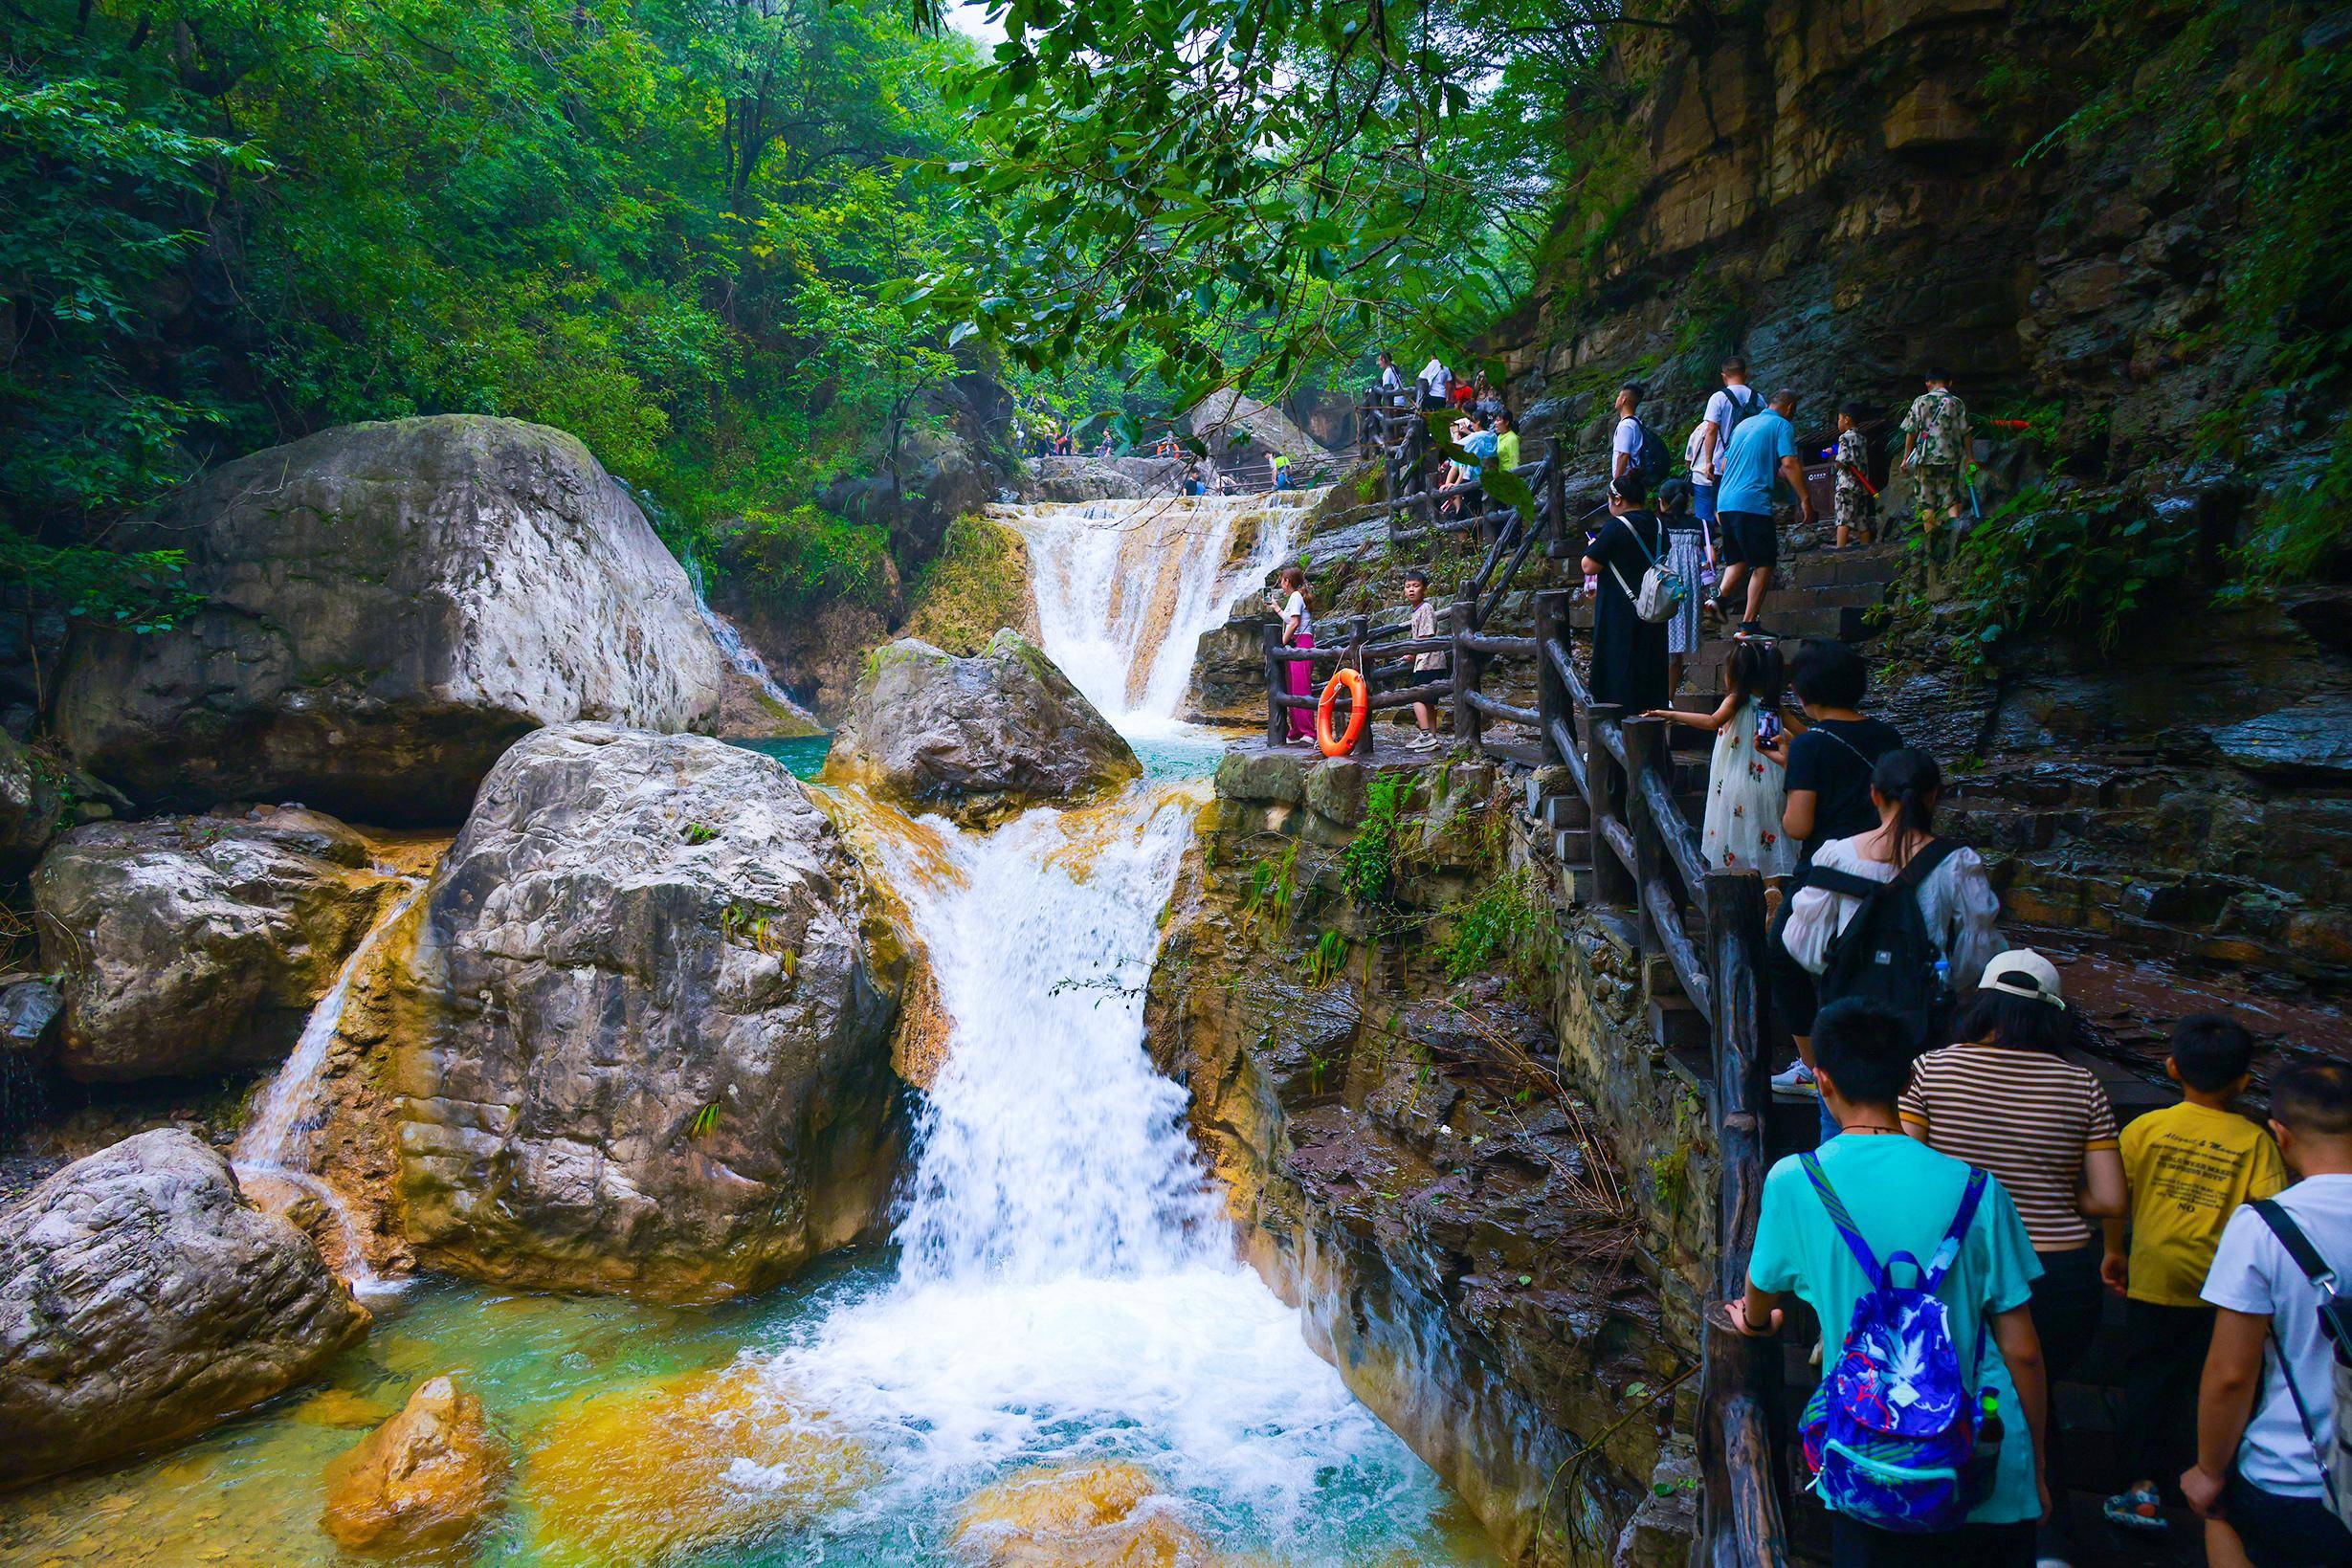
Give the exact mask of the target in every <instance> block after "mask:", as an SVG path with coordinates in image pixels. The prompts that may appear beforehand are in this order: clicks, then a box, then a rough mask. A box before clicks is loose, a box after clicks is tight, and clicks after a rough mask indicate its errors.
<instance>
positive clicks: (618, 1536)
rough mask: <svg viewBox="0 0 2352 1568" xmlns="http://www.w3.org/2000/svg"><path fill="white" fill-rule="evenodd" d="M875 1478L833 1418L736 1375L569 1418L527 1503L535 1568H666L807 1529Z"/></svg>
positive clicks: (528, 1469)
mask: <svg viewBox="0 0 2352 1568" xmlns="http://www.w3.org/2000/svg"><path fill="white" fill-rule="evenodd" d="M877 1479H879V1469H878V1467H877V1466H876V1464H875V1462H874V1460H873V1458H872V1457H871V1456H870V1455H869V1454H868V1453H867V1451H866V1449H865V1447H864V1446H863V1445H862V1444H860V1443H858V1442H857V1441H856V1440H855V1439H854V1438H853V1437H851V1436H849V1435H848V1434H847V1433H846V1432H844V1431H843V1430H841V1428H840V1427H839V1426H837V1425H836V1424H833V1423H832V1421H831V1420H830V1419H829V1418H828V1416H827V1413H826V1412H825V1411H823V1410H821V1409H817V1408H814V1407H812V1406H810V1405H809V1404H808V1403H806V1402H803V1401H800V1400H798V1399H797V1398H795V1397H794V1396H793V1395H791V1394H790V1393H789V1392H788V1391H784V1390H779V1389H776V1388H774V1387H772V1386H770V1385H769V1384H768V1383H767V1382H766V1381H765V1380H763V1379H762V1378H761V1377H760V1375H759V1373H758V1371H757V1370H756V1369H754V1368H752V1367H749V1366H746V1365H743V1364H741V1363H738V1364H733V1365H729V1366H725V1367H721V1368H719V1369H717V1370H714V1371H708V1372H695V1373H689V1374H687V1375H685V1376H683V1377H677V1378H668V1379H663V1380H660V1381H657V1382H654V1383H649V1384H647V1385H644V1386H642V1387H638V1388H632V1389H625V1390H622V1391H620V1392H617V1393H609V1394H600V1395H595V1396H592V1397H589V1398H587V1399H583V1400H579V1401H575V1402H572V1403H571V1404H569V1405H567V1406H566V1407H564V1408H562V1409H561V1410H559V1411H558V1412H557V1413H556V1414H555V1415H554V1416H553V1417H551V1418H550V1419H549V1420H548V1421H547V1422H546V1424H544V1425H543V1426H541V1427H540V1429H539V1431H538V1432H537V1434H536V1435H535V1437H534V1438H533V1440H532V1444H531V1449H530V1453H529V1455H528V1456H527V1457H526V1458H525V1460H524V1462H523V1481H522V1491H523V1493H524V1496H525V1498H526V1499H527V1503H526V1506H527V1507H528V1508H529V1510H530V1513H531V1539H532V1546H533V1548H534V1550H535V1553H536V1556H535V1557H533V1559H532V1560H533V1561H534V1562H535V1563H540V1564H544V1565H546V1568H656V1565H659V1564H663V1563H669V1562H674V1561H677V1560H679V1559H681V1558H685V1557H689V1556H690V1555H691V1554H695V1553H699V1552H715V1551H719V1550H721V1549H723V1548H726V1547H729V1546H735V1545H740V1544H742V1543H743V1542H747V1541H753V1540H757V1539H760V1538H761V1537H763V1536H766V1535H771V1534H773V1533H775V1532H777V1531H781V1530H789V1529H793V1528H796V1527H799V1526H802V1525H805V1524H807V1523H808V1522H809V1521H810V1520H811V1519H813V1518H815V1517H816V1516H817V1515H819V1514H821V1513H827V1512H829V1511H831V1510H832V1509H835V1508H838V1507H840V1506H841V1505H842V1504H843V1503H844V1502H845V1501H847V1500H848V1499H849V1498H850V1497H851V1496H852V1495H854V1493H855V1492H857V1491H861V1490H862V1489H864V1488H866V1487H868V1486H871V1485H873V1484H874V1482H875V1481H876V1480H877Z"/></svg>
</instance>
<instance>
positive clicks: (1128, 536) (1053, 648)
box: [998, 491, 1321, 734]
mask: <svg viewBox="0 0 2352 1568" xmlns="http://www.w3.org/2000/svg"><path fill="white" fill-rule="evenodd" d="M1320 494H1321V492H1320V491H1314V492H1308V493H1305V494H1303V495H1299V496H1297V497H1274V496H1202V497H1173V498H1171V497H1159V498H1157V499H1153V500H1140V501H1138V500H1118V501H1090V502H1087V503H1084V504H1082V505H1071V506H1023V507H1005V508H1000V509H998V515H999V516H1001V517H1003V518H1004V519H1005V520H1007V521H1008V522H1010V523H1011V524H1012V525H1013V526H1014V527H1016V528H1018V529H1020V531H1021V533H1022V536H1023V537H1024V538H1025V539H1027V540H1028V541H1029V552H1030V561H1031V570H1032V573H1033V574H1034V578H1035V590H1036V596H1037V628H1038V630H1039V632H1040V633H1041V634H1042V635H1043V639H1044V642H1045V651H1046V653H1047V654H1048V655H1049V656H1050V657H1051V658H1052V659H1053V660H1054V663H1055V664H1058V665H1060V666H1061V668H1062V673H1063V674H1067V675H1068V676H1069V677H1070V678H1071V679H1072V680H1073V681H1075V682H1076V684H1077V688H1078V690H1080V691H1082V692H1084V693H1085V694H1086V696H1087V699H1088V700H1089V701H1091V702H1092V703H1094V705H1095V706H1096V707H1098V708H1099V709H1101V710H1102V713H1103V716H1104V717H1105V718H1109V719H1110V720H1111V722H1112V723H1114V724H1116V725H1118V726H1119V727H1120V728H1121V730H1125V731H1131V732H1143V733H1147V734H1148V733H1157V732H1163V731H1165V730H1166V729H1167V728H1168V727H1169V726H1170V725H1171V724H1172V723H1173V721H1174V719H1175V717H1176V711H1177V709H1178V708H1179V707H1180V706H1182V704H1183V702H1184V696H1185V691H1186V688H1187V686H1189V685H1190V683H1191V679H1192V661H1193V656H1194V654H1195V652H1196V651H1197V650H1198V648H1199V646H1200V640H1201V634H1202V633H1203V632H1205V631H1208V630H1209V629H1212V628H1215V627H1217V626H1220V625H1222V624H1223V623H1224V621H1225V618H1226V613H1227V611H1228V609H1229V608H1230V607H1231V605H1232V602H1233V599H1234V596H1235V595H1236V594H1238V593H1242V592H1251V591H1254V590H1255V589H1257V588H1258V587H1259V586H1260V585H1262V584H1263V583H1264V581H1265V578H1266V575H1267V574H1268V573H1269V572H1271V571H1273V570H1274V568H1275V567H1276V566H1277V565H1279V564H1281V563H1283V562H1284V561H1286V560H1287V559H1289V557H1290V555H1291V553H1292V551H1293V549H1294V548H1295V546H1296V542H1297V539H1298V519H1299V518H1300V517H1301V516H1302V515H1303V514H1304V513H1305V511H1306V509H1307V508H1308V507H1309V506H1311V505H1313V504H1314V502H1315V499H1316V498H1317V497H1318V496H1320ZM1245 530H1250V531H1251V532H1249V533H1247V534H1245ZM1245 539H1246V540H1247V545H1248V547H1247V550H1246V552H1245V553H1244V554H1243V555H1242V558H1241V560H1240V561H1239V562H1238V563H1236V564H1234V565H1233V566H1231V568H1230V569H1229V568H1228V566H1227V563H1228V562H1229V561H1230V560H1231V559H1232V557H1233V554H1234V550H1235V546H1236V545H1237V544H1239V543H1241V542H1242V541H1244V540H1245Z"/></svg>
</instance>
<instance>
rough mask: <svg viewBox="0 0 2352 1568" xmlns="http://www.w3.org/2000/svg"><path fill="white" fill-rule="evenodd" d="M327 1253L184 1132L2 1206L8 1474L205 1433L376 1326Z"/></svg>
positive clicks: (164, 1135)
mask: <svg viewBox="0 0 2352 1568" xmlns="http://www.w3.org/2000/svg"><path fill="white" fill-rule="evenodd" d="M366 1327H367V1313H366V1309H365V1308H363V1307H361V1306H360V1304H359V1303H358V1302H356V1301H354V1300H353V1299H352V1298H351V1292H349V1291H346V1290H345V1289H344V1286H343V1282H342V1281H340V1280H338V1279H337V1278H336V1277H335V1276H334V1275H333V1274H331V1273H329V1272H328V1271H327V1268H326V1265H325V1264H324V1263H322V1261H320V1258H319V1251H318V1248H315V1247H313V1246H311V1244H310V1242H309V1241H308V1239H306V1238H305V1237H304V1236H303V1235H302V1234H301V1233H300V1231H298V1230H296V1229H295V1228H294V1227H293V1226H290V1225H288V1224H286V1223H285V1222H284V1221H282V1220H278V1219H275V1218H273V1217H271V1216H269V1215H266V1214H262V1213H260V1212H258V1211H256V1210H255V1209H254V1208H252V1207H251V1206H249V1205H248V1204H246V1203H245V1202H244V1200H243V1198H242V1197H241V1196H240V1194H239V1193H238V1191H237V1185H236V1179H235V1178H234V1177H233V1175H232V1174H231V1173H230V1170H229V1162H228V1161H227V1160H225V1159H222V1158H221V1157H220V1156H219V1155H218V1154H217V1153H215V1152H214V1151H212V1150H211V1149H210V1148H207V1147H206V1146H205V1145H204V1144H202V1143H200V1142H198V1141H197V1140H196V1139H195V1138H193V1137H189V1135H188V1134H186V1133H181V1132H175V1131H162V1132H153V1133H142V1134H140V1135H139V1136H138V1137H133V1138H126V1139H124V1140H123V1141H122V1142H121V1143H118V1144H116V1145H114V1146H113V1147H112V1148H109V1149H105V1150H102V1151H101V1152H100V1153H98V1154H95V1155H92V1156H91V1157H90V1158H88V1159H82V1160H78V1161H76V1162H75V1163H74V1164H71V1165H68V1166H67V1167H66V1168H65V1169H63V1170H61V1171H59V1172H57V1173H56V1174H55V1176H52V1177H50V1178H49V1180H47V1181H45V1182H42V1183H41V1184H40V1185H39V1186H36V1187H34V1188H33V1190H32V1191H31V1192H29V1193H27V1194H26V1195H25V1196H24V1198H22V1199H21V1200H19V1201H18V1202H17V1203H16V1204H14V1205H13V1206H12V1207H11V1208H10V1209H9V1210H8V1211H7V1213H5V1214H0V1421H5V1422H6V1424H7V1428H8V1430H9V1432H10V1434H11V1437H10V1442H9V1444H8V1447H7V1451H6V1453H5V1455H0V1483H9V1484H14V1483H22V1482H26V1481H32V1480H36V1479H38V1478H40V1477H42V1476H46V1475H55V1474H56V1473H57V1472H58V1471H60V1470H66V1469H73V1468H74V1467H75V1466H78V1465H86V1464H89V1463H92V1462H93V1461H96V1460H101V1459H110V1458H113V1457H115V1456H116V1455H119V1454H125V1453H129V1452H131V1451H132V1450H134V1449H137V1448H142V1447H149V1446H151V1445H154V1444H158V1443H164V1442H168V1441H169V1440H171V1439H173V1438H176V1437H180V1436H183V1435H185V1434H187V1433H189V1432H192V1431H195V1430H196V1429H198V1428H199V1427H202V1426H204V1425H206V1424H208V1423H210V1422H211V1421H213V1420H215V1419H216V1418H218V1417H220V1416H224V1415H227V1414H229V1413H230V1412H232V1411H235V1410H241V1409H244V1408H245V1407H246V1406H248V1405H252V1404H255V1403H257V1402H260V1401H262V1400H265V1399H268V1398H269V1397H270V1396H272V1395H273V1394H276V1393H277V1392H278V1391H279V1390H281V1389H284V1388H286V1387H289V1386H291V1385H292V1384H294V1383H297V1382H300V1381H301V1380H303V1379H304V1378H307V1377H309V1376H310V1375H311V1374H312V1373H314V1372H316V1371H318V1370H319V1369H320V1368H321V1367H322V1365H324V1364H325V1362H326V1361H327V1359H328V1358H331V1357H332V1356H334V1355H335V1353H336V1352H338V1351H340V1350H342V1349H343V1348H344V1346H345V1345H348V1344H350V1343H351V1342H352V1341H353V1340H355V1339H357V1338H359V1337H360V1336H361V1335H363V1334H364V1333H366Z"/></svg>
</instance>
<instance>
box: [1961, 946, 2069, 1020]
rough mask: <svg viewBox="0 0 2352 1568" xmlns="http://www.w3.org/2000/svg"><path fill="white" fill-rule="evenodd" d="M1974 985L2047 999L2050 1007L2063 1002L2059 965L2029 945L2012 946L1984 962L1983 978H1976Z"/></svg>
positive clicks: (2026, 996)
mask: <svg viewBox="0 0 2352 1568" xmlns="http://www.w3.org/2000/svg"><path fill="white" fill-rule="evenodd" d="M1977 988H1978V989H1979V990H1984V991H2001V992H2004V993H2006V994H2008V995H2009V996H2022V997H2025V998H2028V999H2029V1000H2030V1001H2034V1002H2047V1003H2049V1004H2050V1005H2052V1006H2053V1007H2063V1006H2065V1005H2066V997H2065V995H2064V994H2063V992H2062V990H2061V988H2060V986H2059V984H2058V966H2057V965H2056V964H2054V963H2052V962H2051V961H2049V960H2048V959H2046V958H2044V957H2042V956H2041V955H2040V954H2039V953H2036V952H2034V951H2033V950H2032V949H2031V948H2030V947H2012V948H2010V949H2009V950H2008V952H2006V953H2004V954H2002V955H2001V956H2000V957H1998V958H1996V959H1994V960H1993V961H1991V962H1990V963H1987V964H1986V965H1985V978H1984V979H1982V980H1980V981H1978V982H1977Z"/></svg>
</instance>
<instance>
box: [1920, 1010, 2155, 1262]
mask: <svg viewBox="0 0 2352 1568" xmlns="http://www.w3.org/2000/svg"><path fill="white" fill-rule="evenodd" d="M1901 1111H1902V1117H1903V1120H1904V1121H1905V1122H1906V1123H1908V1124H1910V1125H1911V1126H1914V1127H1924V1128H1925V1129H1926V1130H1927V1143H1928V1146H1929V1147H1930V1148H1932V1149H1934V1150H1935V1151H1936V1152H1937V1153H1939V1154H1947V1155H1950V1156H1951V1157H1952V1158H1953V1159H1964V1160H1966V1161H1967V1162H1968V1163H1969V1164H1971V1165H1977V1166H1981V1167H1983V1168H1984V1169H1986V1170H1988V1171H1990V1172H1991V1173H1992V1174H1993V1175H1995V1176H1997V1177H1999V1178H2000V1179H2001V1184H2002V1185H2003V1186H2005V1187H2007V1188H2008V1194H2009V1197H2010V1198H2011V1199H2012V1200H2013V1201H2014V1202H2015V1203H2016V1204H2017V1217H2018V1218H2019V1219H2021V1220H2023V1221H2024V1222H2025V1223H2026V1234H2027V1236H2029V1237H2030V1238H2031V1240H2032V1242H2033V1249H2034V1250H2035V1251H2037V1252H2055V1251H2062V1250H2064V1249H2066V1248H2075V1247H2084V1246H2088V1245H2089V1244H2090V1243H2091V1242H2092V1241H2094V1240H2095V1239H2097V1235H2098V1231H2097V1227H2096V1226H2094V1225H2093V1224H2092V1222H2091V1221H2089V1220H2087V1219H2085V1218H2084V1217H2083V1216H2082V1214H2081V1213H2080V1212H2079V1211H2078V1210H2077V1209H2076V1208H2075V1194H2076V1193H2077V1192H2078V1191H2079V1190H2081V1187H2082V1157H2083V1155H2084V1154H2085V1153H2086V1152H2087V1151H2089V1150H2092V1149H2112V1148H2114V1147H2115V1146H2116V1125H2115V1107H2114V1106H2112V1105H2109V1104H2108V1103H2107V1091H2106V1090H2104V1089H2102V1088H2100V1087H2099V1082H2098V1080H2097V1078H2095V1077H2093V1076H2092V1075H2091V1074H2090V1072H2089V1071H2086V1070H2084V1069H2082V1068H2079V1067H2077V1066H2075V1064H2074V1063H2072V1062H2069V1061H2066V1060H2064V1059H2062V1058H2060V1057H2056V1056H2052V1055H2051V1054H2050V1053H2049V1052H2047V1051H2040V1050H2016V1049H2010V1048H2008V1047H2007V1046H1968V1045H1962V1046H1946V1047H1944V1048H1943V1049H1942V1050H1931V1051H1929V1052H1928V1053H1927V1054H1926V1055H1924V1056H1922V1057H1920V1058H1919V1061H1918V1062H1917V1063H1916V1064H1915V1065H1914V1066H1913V1067H1912V1070H1911V1087H1910V1088H1909V1089H1906V1090H1904V1091H1903V1098H1902V1105H1901Z"/></svg>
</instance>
